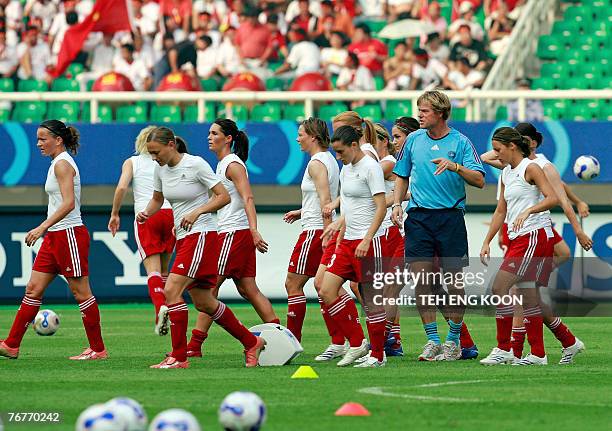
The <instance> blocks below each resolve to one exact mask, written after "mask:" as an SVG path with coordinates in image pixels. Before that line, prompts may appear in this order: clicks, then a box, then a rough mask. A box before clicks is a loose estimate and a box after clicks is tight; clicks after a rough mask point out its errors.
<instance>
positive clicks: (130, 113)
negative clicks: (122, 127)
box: [117, 105, 147, 123]
mask: <svg viewBox="0 0 612 431" xmlns="http://www.w3.org/2000/svg"><path fill="white" fill-rule="evenodd" d="M145 121H147V112H146V110H145V109H144V108H143V107H142V106H138V105H127V106H120V107H118V108H117V122H120V123H144V122H145Z"/></svg>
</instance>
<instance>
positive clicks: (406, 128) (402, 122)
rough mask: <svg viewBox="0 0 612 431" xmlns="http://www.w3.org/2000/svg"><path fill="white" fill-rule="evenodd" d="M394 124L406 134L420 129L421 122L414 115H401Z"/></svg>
mask: <svg viewBox="0 0 612 431" xmlns="http://www.w3.org/2000/svg"><path fill="white" fill-rule="evenodd" d="M393 125H394V126H395V127H397V128H398V129H400V130H401V131H402V132H404V133H405V134H406V135H409V134H411V133H412V132H414V131H415V130H419V122H418V121H417V120H415V119H414V118H412V117H399V118H397V119H396V120H395V122H394V123H393Z"/></svg>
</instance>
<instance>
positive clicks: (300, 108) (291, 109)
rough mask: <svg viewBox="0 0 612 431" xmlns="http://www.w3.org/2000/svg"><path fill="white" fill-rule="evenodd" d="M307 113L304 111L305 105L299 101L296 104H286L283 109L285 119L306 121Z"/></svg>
mask: <svg viewBox="0 0 612 431" xmlns="http://www.w3.org/2000/svg"><path fill="white" fill-rule="evenodd" d="M305 119H306V114H305V113H304V105H303V104H301V103H298V104H296V105H286V106H285V109H284V110H283V120H293V121H304V120H305Z"/></svg>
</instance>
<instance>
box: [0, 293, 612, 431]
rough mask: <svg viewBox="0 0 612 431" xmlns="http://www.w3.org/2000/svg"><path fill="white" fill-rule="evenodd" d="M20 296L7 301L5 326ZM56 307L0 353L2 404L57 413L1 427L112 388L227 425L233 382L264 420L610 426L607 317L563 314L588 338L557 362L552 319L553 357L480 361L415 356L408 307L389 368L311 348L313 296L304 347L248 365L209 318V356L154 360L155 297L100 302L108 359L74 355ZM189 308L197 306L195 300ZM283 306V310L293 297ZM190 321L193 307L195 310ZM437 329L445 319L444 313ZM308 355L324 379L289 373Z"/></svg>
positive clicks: (79, 336)
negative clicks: (353, 363) (49, 320)
mask: <svg viewBox="0 0 612 431" xmlns="http://www.w3.org/2000/svg"><path fill="white" fill-rule="evenodd" d="M16 308H17V307H16V306H2V307H0V336H5V335H6V333H7V332H8V329H9V326H10V324H11V322H12V319H13V316H14V313H15V311H16ZM48 308H51V309H53V310H55V311H56V312H57V313H58V314H59V315H60V318H61V326H60V330H59V331H58V333H57V334H55V335H54V336H52V337H39V336H37V335H36V334H35V333H34V332H33V331H32V330H28V332H27V334H26V337H25V338H24V341H23V344H22V347H21V356H20V358H19V359H18V360H4V358H2V360H0V412H2V413H3V414H5V413H6V412H30V411H45V412H49V411H57V412H61V413H62V415H63V423H62V424H60V425H42V424H35V425H23V424H22V425H16V424H12V423H11V424H9V423H6V416H4V418H5V430H6V431H11V430H13V429H15V430H27V429H31V430H52V431H55V430H58V431H59V430H71V429H74V423H75V421H76V418H77V416H78V415H79V413H80V412H81V411H82V410H83V409H84V408H86V407H87V406H89V405H91V404H94V403H99V402H105V401H107V400H108V399H110V398H112V397H116V396H128V397H132V398H134V399H136V400H138V401H140V402H141V403H142V404H143V406H144V407H145V409H146V411H147V414H148V416H149V420H151V419H152V418H153V416H155V415H156V414H157V413H158V412H160V411H162V410H164V409H167V408H172V407H179V408H184V409H187V410H189V411H191V412H192V413H193V414H195V416H196V417H197V418H198V419H199V421H200V423H201V425H202V429H204V430H211V429H220V427H219V425H218V423H217V416H216V415H217V408H218V406H219V403H220V402H221V400H222V399H223V397H224V396H225V395H226V394H228V393H230V392H232V391H235V390H250V391H254V392H256V393H258V394H259V395H260V396H261V397H262V398H263V400H264V401H265V403H266V405H267V408H268V420H267V423H266V425H265V427H264V429H266V430H336V429H339V430H340V429H342V430H344V429H350V430H351V431H356V430H369V431H371V430H420V429H457V430H459V429H469V430H475V429H495V430H506V429H520V430H521V431H524V430H530V429H534V430H535V429H537V430H542V429H563V430H571V429H610V428H609V427H610V424H611V423H612V414H611V411H612V410H611V407H612V389H611V387H612V373H611V372H610V364H611V363H612V352H611V350H610V339H612V326H611V325H610V324H611V323H612V319H610V318H568V319H565V321H566V323H568V325H569V326H570V328H571V329H572V331H573V332H574V333H575V334H576V335H577V336H579V337H580V338H581V339H582V340H583V341H584V342H585V344H586V346H587V350H586V352H585V353H583V354H581V355H578V357H577V359H576V363H575V364H574V365H572V366H565V367H564V366H559V365H556V363H557V362H558V360H559V357H560V346H559V344H558V342H557V341H556V340H555V339H554V338H553V337H552V335H551V334H550V333H549V332H548V331H547V330H546V329H545V331H546V347H547V352H548V357H549V363H550V364H551V365H549V366H547V367H512V366H498V367H483V366H481V365H480V364H478V362H477V361H458V362H456V363H419V362H417V361H416V359H415V358H416V356H417V354H418V353H419V352H420V348H421V347H422V345H423V344H424V342H425V338H424V334H423V330H422V327H421V325H420V321H418V320H417V318H415V317H405V318H403V319H402V337H403V340H404V345H405V349H406V350H407V351H406V356H405V357H403V358H389V361H388V365H387V367H386V368H382V369H353V368H338V367H336V365H335V361H334V363H324V364H321V363H316V362H315V361H314V360H313V358H314V356H315V355H316V354H318V353H320V352H321V351H322V350H323V349H324V348H325V347H326V346H327V343H328V337H327V334H326V332H325V328H324V325H323V322H322V319H321V317H320V314H319V310H318V307H317V306H315V305H309V307H308V313H307V317H306V322H305V328H304V337H303V338H304V340H303V345H304V349H305V352H304V353H303V354H302V355H301V356H300V357H298V358H297V359H296V360H295V363H293V364H291V365H289V366H285V367H273V368H257V369H246V368H244V365H243V355H242V347H241V345H240V344H239V343H238V342H237V341H235V340H233V339H232V338H230V336H229V335H227V334H226V333H225V332H224V331H223V330H222V329H221V328H219V327H213V330H212V331H211V334H210V337H209V338H208V340H207V341H206V343H205V351H204V352H205V353H204V357H203V358H194V359H192V360H191V362H190V368H189V369H188V370H152V369H149V365H152V364H154V363H157V362H159V361H161V360H162V359H163V355H164V353H165V352H166V351H168V350H170V337H169V336H168V337H163V338H162V337H158V336H156V335H154V333H153V325H152V318H153V311H152V306H151V305H148V304H147V305H145V304H142V305H102V306H101V313H102V325H103V334H104V338H105V341H106V344H107V348H108V351H109V354H110V358H109V360H106V361H92V362H73V361H69V360H68V359H67V357H68V356H70V355H73V354H77V353H80V352H81V349H82V348H83V347H84V346H85V344H86V342H85V340H86V338H85V334H84V331H83V328H82V325H81V319H80V314H79V311H78V308H77V306H76V305H51V306H49V307H48ZM232 308H233V309H234V311H235V312H236V314H237V315H238V317H239V318H240V319H241V320H242V321H243V322H244V323H245V324H246V325H247V326H250V325H254V324H257V323H259V321H258V318H257V316H256V314H255V312H254V311H253V310H252V309H251V308H250V307H247V306H243V305H233V306H232ZM191 310H193V309H192V308H191V309H190V311H191ZM276 311H277V313H278V315H279V316H281V320H283V321H284V314H285V311H286V308H285V307H283V306H277V307H276ZM190 318H191V320H192V322H193V321H194V319H195V313H194V312H190ZM467 322H468V324H469V325H470V329H471V332H472V334H473V336H474V339H475V341H476V343H477V344H478V346H479V348H480V351H481V355H482V354H485V355H486V354H487V353H488V352H489V350H490V349H491V347H492V346H493V345H494V341H495V322H494V320H493V318H491V317H482V316H477V317H474V316H468V318H467ZM439 326H440V333H441V334H442V335H445V334H446V328H445V327H444V326H443V325H442V324H441V323H440V322H439ZM304 364H306V365H311V366H313V367H314V369H315V370H316V372H317V373H318V374H319V379H316V380H310V379H303V380H298V379H291V378H290V376H291V375H292V373H293V372H294V371H295V370H296V369H297V366H298V365H304ZM348 401H355V402H359V403H361V404H363V405H364V406H365V407H366V408H367V409H368V410H369V411H370V412H371V416H369V417H335V416H334V411H335V410H336V409H337V408H338V407H340V406H341V405H342V404H343V403H345V402H348Z"/></svg>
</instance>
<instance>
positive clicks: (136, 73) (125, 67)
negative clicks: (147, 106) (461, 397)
mask: <svg viewBox="0 0 612 431" xmlns="http://www.w3.org/2000/svg"><path fill="white" fill-rule="evenodd" d="M113 69H114V71H115V72H117V73H121V74H122V75H125V76H127V77H128V78H129V79H130V81H131V82H132V85H133V86H134V89H135V90H136V91H143V90H144V81H145V79H147V78H148V77H149V76H150V75H149V69H147V66H146V65H145V64H144V62H143V61H142V60H140V59H136V58H134V61H132V62H131V63H128V62H127V61H125V60H124V59H123V58H122V57H118V58H115V61H114V63H113Z"/></svg>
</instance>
